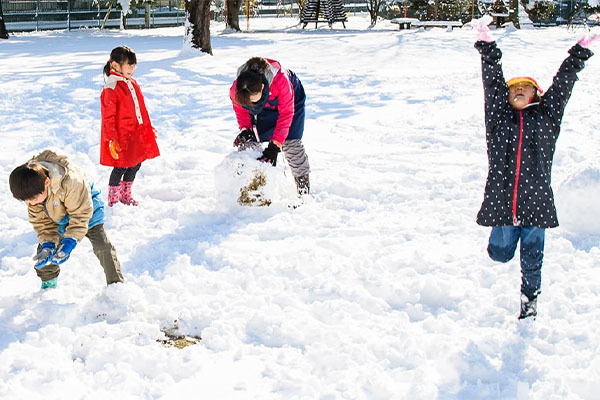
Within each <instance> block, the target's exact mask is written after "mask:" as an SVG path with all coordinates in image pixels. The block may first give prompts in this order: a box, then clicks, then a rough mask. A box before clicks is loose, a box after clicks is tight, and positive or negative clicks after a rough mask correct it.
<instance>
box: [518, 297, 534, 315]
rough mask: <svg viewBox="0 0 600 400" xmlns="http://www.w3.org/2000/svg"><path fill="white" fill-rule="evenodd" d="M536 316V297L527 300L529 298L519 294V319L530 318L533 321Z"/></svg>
mask: <svg viewBox="0 0 600 400" xmlns="http://www.w3.org/2000/svg"><path fill="white" fill-rule="evenodd" d="M536 316H537V297H534V298H533V299H531V300H529V297H527V296H526V295H524V294H523V293H521V314H519V319H525V318H529V317H532V319H535V317H536Z"/></svg>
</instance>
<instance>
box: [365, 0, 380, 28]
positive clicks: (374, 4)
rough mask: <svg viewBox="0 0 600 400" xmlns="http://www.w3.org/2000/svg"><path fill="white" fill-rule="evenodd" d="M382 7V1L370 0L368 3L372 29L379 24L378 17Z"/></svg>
mask: <svg viewBox="0 0 600 400" xmlns="http://www.w3.org/2000/svg"><path fill="white" fill-rule="evenodd" d="M380 6H381V0H368V1H367V11H369V16H370V17H371V25H369V27H370V28H372V27H374V26H375V24H376V23H377V16H378V15H379V7H380Z"/></svg>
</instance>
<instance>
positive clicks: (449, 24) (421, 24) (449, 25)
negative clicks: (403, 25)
mask: <svg viewBox="0 0 600 400" xmlns="http://www.w3.org/2000/svg"><path fill="white" fill-rule="evenodd" d="M410 25H411V26H412V27H415V28H423V29H427V28H446V30H447V31H448V32H450V31H452V29H453V28H460V27H461V26H463V23H462V22H460V21H417V22H412V23H411V24H410Z"/></svg>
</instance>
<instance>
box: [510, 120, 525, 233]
mask: <svg viewBox="0 0 600 400" xmlns="http://www.w3.org/2000/svg"><path fill="white" fill-rule="evenodd" d="M519 120H520V128H519V146H518V148H517V170H516V173H515V190H514V192H513V209H512V217H513V225H514V226H517V225H519V221H518V220H517V190H518V188H519V173H520V172H521V147H522V145H523V111H519Z"/></svg>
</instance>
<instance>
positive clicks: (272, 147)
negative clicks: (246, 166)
mask: <svg viewBox="0 0 600 400" xmlns="http://www.w3.org/2000/svg"><path fill="white" fill-rule="evenodd" d="M280 151H281V149H280V148H279V146H277V145H276V144H275V143H273V142H272V141H271V142H269V145H268V146H267V148H266V149H265V150H264V151H263V153H262V156H260V157H259V158H258V161H261V162H268V163H270V164H271V165H272V166H275V165H277V154H279V152H280Z"/></svg>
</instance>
